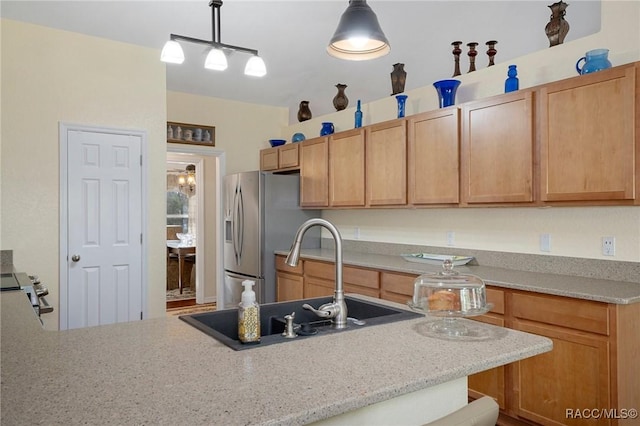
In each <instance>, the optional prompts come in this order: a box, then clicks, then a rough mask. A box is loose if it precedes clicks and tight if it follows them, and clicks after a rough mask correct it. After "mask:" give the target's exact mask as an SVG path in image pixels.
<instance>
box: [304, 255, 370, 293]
mask: <svg viewBox="0 0 640 426" xmlns="http://www.w3.org/2000/svg"><path fill="white" fill-rule="evenodd" d="M304 271H305V275H306V276H312V277H318V278H324V279H325V280H330V281H331V282H332V283H333V282H334V281H335V277H336V270H335V267H334V265H333V263H325V262H315V261H309V260H307V261H305V266H304ZM342 280H343V282H344V283H345V284H354V285H358V286H362V287H369V288H374V289H376V290H377V289H379V288H380V285H379V282H378V272H377V271H373V270H371V269H362V268H356V267H353V266H345V267H344V268H343V269H342Z"/></svg>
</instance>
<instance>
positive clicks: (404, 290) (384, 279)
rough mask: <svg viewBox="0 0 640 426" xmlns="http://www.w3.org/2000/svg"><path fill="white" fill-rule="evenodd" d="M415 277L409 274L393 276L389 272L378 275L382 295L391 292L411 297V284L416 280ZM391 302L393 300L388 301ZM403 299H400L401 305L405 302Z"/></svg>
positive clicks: (393, 274)
mask: <svg viewBox="0 0 640 426" xmlns="http://www.w3.org/2000/svg"><path fill="white" fill-rule="evenodd" d="M416 277H417V276H416V275H410V274H395V273H391V272H382V273H381V274H380V284H381V288H382V291H383V292H384V293H386V292H391V293H396V294H402V295H403V296H409V297H412V296H413V282H414V281H415V279H416ZM390 300H393V299H390ZM406 301H407V299H406V298H405V297H403V298H402V303H404V302H406Z"/></svg>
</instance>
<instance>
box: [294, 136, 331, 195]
mask: <svg viewBox="0 0 640 426" xmlns="http://www.w3.org/2000/svg"><path fill="white" fill-rule="evenodd" d="M299 150H300V205H301V206H302V207H326V206H328V205H329V179H328V175H329V145H328V138H315V139H309V140H307V141H304V142H300V148H299Z"/></svg>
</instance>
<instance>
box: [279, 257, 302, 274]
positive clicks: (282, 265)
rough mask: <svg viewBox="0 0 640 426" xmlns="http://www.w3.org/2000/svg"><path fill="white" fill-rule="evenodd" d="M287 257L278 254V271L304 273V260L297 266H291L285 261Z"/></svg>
mask: <svg viewBox="0 0 640 426" xmlns="http://www.w3.org/2000/svg"><path fill="white" fill-rule="evenodd" d="M285 259H286V256H281V255H278V256H276V269H277V270H278V271H286V272H291V273H292V274H300V275H302V271H303V268H302V265H303V264H304V262H298V265H296V266H289V265H287V264H286V263H284V261H285Z"/></svg>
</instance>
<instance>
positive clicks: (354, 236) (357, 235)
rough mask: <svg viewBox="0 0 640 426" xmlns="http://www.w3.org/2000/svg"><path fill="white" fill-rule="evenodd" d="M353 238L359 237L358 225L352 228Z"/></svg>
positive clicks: (357, 238)
mask: <svg viewBox="0 0 640 426" xmlns="http://www.w3.org/2000/svg"><path fill="white" fill-rule="evenodd" d="M353 238H354V239H356V240H359V239H360V227H359V226H356V227H355V228H353Z"/></svg>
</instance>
